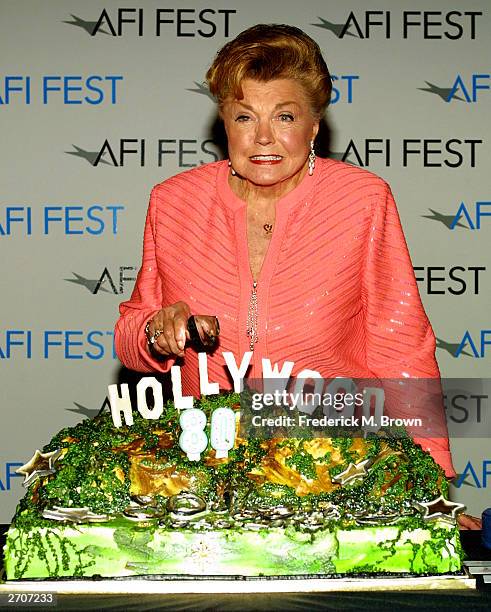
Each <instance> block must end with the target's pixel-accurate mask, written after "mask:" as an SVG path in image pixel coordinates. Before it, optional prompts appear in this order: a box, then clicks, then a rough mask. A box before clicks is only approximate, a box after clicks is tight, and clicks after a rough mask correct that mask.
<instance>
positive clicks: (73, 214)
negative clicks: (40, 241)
mask: <svg viewBox="0 0 491 612" xmlns="http://www.w3.org/2000/svg"><path fill="white" fill-rule="evenodd" d="M124 210H125V207H124V206H123V205H122V204H107V205H100V204H94V205H89V206H87V205H76V204H74V205H70V204H68V205H63V206H61V205H59V204H53V205H52V204H45V205H44V206H32V205H31V204H25V205H24V204H23V205H15V206H5V207H4V208H3V209H2V211H0V237H2V236H14V237H15V238H16V239H17V238H20V237H21V236H32V235H40V236H84V237H88V236H101V235H104V234H111V235H114V236H115V235H117V234H118V231H119V229H120V226H121V216H122V213H123V211H124Z"/></svg>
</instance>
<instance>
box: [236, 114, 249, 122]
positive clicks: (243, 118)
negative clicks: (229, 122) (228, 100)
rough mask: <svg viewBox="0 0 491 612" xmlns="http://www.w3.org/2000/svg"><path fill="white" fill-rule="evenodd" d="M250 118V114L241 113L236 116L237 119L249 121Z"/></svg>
mask: <svg viewBox="0 0 491 612" xmlns="http://www.w3.org/2000/svg"><path fill="white" fill-rule="evenodd" d="M248 120H249V116H248V115H239V116H238V117H236V118H235V121H240V122H243V121H248Z"/></svg>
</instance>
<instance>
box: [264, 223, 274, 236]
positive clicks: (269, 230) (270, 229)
mask: <svg viewBox="0 0 491 612" xmlns="http://www.w3.org/2000/svg"><path fill="white" fill-rule="evenodd" d="M263 229H264V233H265V234H266V236H270V235H271V234H272V233H273V224H272V223H265V224H264V225H263Z"/></svg>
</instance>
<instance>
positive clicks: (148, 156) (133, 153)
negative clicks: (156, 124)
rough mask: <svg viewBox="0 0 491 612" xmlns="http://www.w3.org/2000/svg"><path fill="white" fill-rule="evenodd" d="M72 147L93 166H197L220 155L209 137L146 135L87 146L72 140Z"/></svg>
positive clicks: (106, 140)
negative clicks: (89, 147)
mask: <svg viewBox="0 0 491 612" xmlns="http://www.w3.org/2000/svg"><path fill="white" fill-rule="evenodd" d="M72 147H73V149H74V150H73V151H66V153H67V154H68V155H73V156H74V157H78V158H80V159H82V160H84V161H86V162H88V163H89V164H90V165H91V166H93V167H98V166H101V165H108V166H113V167H116V168H123V167H127V166H132V167H140V168H143V167H146V166H149V165H152V166H156V167H159V168H161V167H162V166H164V165H165V164H166V163H171V162H172V163H173V164H174V165H177V167H178V168H195V167H196V166H199V165H201V164H206V163H208V162H214V161H218V160H219V159H221V156H220V154H219V150H218V145H217V143H216V142H215V141H214V140H212V139H210V138H201V139H197V138H159V139H157V140H156V141H150V140H149V139H146V138H119V139H111V140H109V139H105V140H104V142H102V143H100V144H99V145H97V148H95V149H94V148H91V149H85V148H82V147H80V146H78V145H74V144H72Z"/></svg>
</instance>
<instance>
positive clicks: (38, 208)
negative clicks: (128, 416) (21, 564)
mask: <svg viewBox="0 0 491 612" xmlns="http://www.w3.org/2000/svg"><path fill="white" fill-rule="evenodd" d="M259 22H265V23H273V22H276V23H278V22H284V23H290V24H293V25H296V26H298V27H300V28H302V29H303V30H305V31H306V32H307V33H308V34H310V35H311V36H313V37H314V38H315V39H316V40H317V41H318V42H319V44H320V46H321V48H322V49H323V52H324V55H325V58H326V61H327V63H328V66H329V67H330V70H331V72H332V74H333V77H335V79H334V87H335V90H334V95H333V102H334V103H333V104H332V106H331V107H330V109H329V110H328V113H327V115H326V121H327V125H328V128H329V129H328V131H327V132H328V135H329V141H330V142H329V144H330V147H329V148H330V152H331V155H333V156H335V157H337V158H341V159H342V158H344V159H345V160H346V161H349V162H351V163H357V164H358V165H364V166H366V167H367V168H368V169H369V170H371V171H373V172H375V173H377V174H379V175H381V176H382V177H383V178H385V179H386V180H387V181H388V182H389V183H390V184H391V186H392V189H393V192H394V195H395V197H396V201H397V203H398V207H399V211H400V215H401V219H402V222H403V226H404V229H405V233H406V237H407V241H408V244H409V247H410V251H411V255H412V259H413V264H414V266H415V267H416V268H417V276H418V278H420V279H421V280H420V281H419V286H420V291H421V295H422V299H423V302H424V305H425V308H426V310H427V312H428V315H429V317H430V320H431V322H432V324H433V327H434V329H435V332H436V335H437V337H438V339H439V347H440V348H438V350H437V358H438V362H439V365H440V368H441V371H442V376H444V377H459V378H479V377H486V376H488V372H489V364H490V352H491V350H490V346H488V344H487V343H489V342H491V330H490V328H491V321H490V314H489V313H490V308H489V306H490V296H491V278H490V275H491V265H490V261H489V257H490V255H489V247H488V243H489V233H490V231H491V219H490V218H489V217H488V215H489V214H490V213H491V202H490V200H491V198H490V194H489V180H488V174H489V168H490V167H491V165H490V161H491V160H490V152H489V141H490V123H489V104H490V100H491V91H490V85H491V77H490V75H489V72H490V67H489V57H490V51H491V41H490V39H489V31H490V26H491V23H490V15H489V3H488V2H486V1H485V0H469V1H467V2H465V3H458V2H450V1H444V0H425V1H424V2H423V1H419V0H411V1H409V0H406V1H404V0H399V1H394V0H392V1H391V0H378V2H369V1H363V0H350V1H348V2H346V3H345V2H334V1H332V2H329V1H326V0H306V1H304V2H301V3H285V2H279V1H269V2H267V1H266V2H264V0H261V1H258V0H250V1H249V2H248V3H247V5H246V4H245V3H240V2H238V1H235V2H234V1H229V2H226V1H225V0H224V1H222V2H204V1H199V2H198V1H195V0H186V2H185V3H183V4H181V3H169V2H167V1H164V0H162V1H157V0H148V1H145V0H140V1H138V2H134V3H132V4H131V6H130V7H128V6H127V4H123V3H119V2H118V1H117V0H105V1H104V2H97V1H94V0H86V1H85V2H83V3H81V2H77V1H76V0H46V1H45V2H43V3H42V4H41V5H40V4H39V3H38V2H36V1H34V0H24V1H23V2H15V1H13V0H0V45H1V53H0V67H1V68H0V120H1V139H2V147H1V152H0V156H1V164H0V167H1V169H2V191H1V209H0V245H1V253H2V256H1V260H0V266H1V276H0V278H1V286H2V329H1V330H0V368H1V372H2V377H1V383H2V387H1V388H2V420H1V428H0V522H9V521H10V518H11V516H12V514H13V511H14V508H15V505H16V503H17V501H18V499H19V498H20V497H21V496H22V495H23V494H24V490H23V489H22V485H21V482H22V480H21V478H19V477H17V476H15V475H14V470H15V468H16V467H18V465H20V464H22V463H24V462H25V461H26V460H27V459H28V458H29V457H30V456H31V454H32V452H33V451H34V450H35V449H36V448H38V447H41V446H42V445H43V444H45V443H46V442H48V441H49V439H50V438H51V437H52V436H53V435H54V434H55V433H56V432H57V431H58V430H59V429H60V428H62V427H63V426H68V425H73V424H75V423H76V422H77V421H79V420H80V419H81V418H83V417H84V416H87V415H90V416H92V415H95V414H96V413H97V411H98V410H99V409H100V408H101V406H102V405H103V403H104V401H105V398H106V392H107V385H108V384H111V383H114V382H117V381H118V379H122V378H125V377H127V376H128V374H127V373H124V372H121V368H120V367H119V365H118V361H117V359H116V358H115V356H114V354H113V347H112V330H113V326H114V323H115V320H116V318H117V307H118V304H119V302H121V301H123V300H124V299H127V298H128V297H129V295H130V293H131V290H132V287H133V284H134V277H135V276H136V272H137V269H138V267H139V262H140V257H141V241H142V230H143V223H144V218H145V212H146V206H147V202H148V195H149V192H150V189H151V187H152V186H153V185H154V184H155V183H158V182H160V181H161V180H163V179H164V178H166V177H168V176H171V175H173V174H175V173H177V172H180V171H182V170H184V169H186V168H188V167H191V166H194V165H197V164H200V163H206V162H209V161H214V159H217V158H219V157H220V156H221V155H222V152H221V150H220V147H219V146H218V145H217V144H215V143H214V142H213V141H214V140H216V139H217V130H216V125H215V122H216V110H215V106H214V103H213V101H212V100H211V99H210V97H209V96H208V95H207V91H206V88H203V85H202V82H203V79H204V74H205V72H206V69H207V68H208V66H209V64H210V63H211V61H212V58H213V56H214V54H215V53H216V51H217V50H218V49H219V48H220V47H221V46H222V45H223V44H224V42H226V41H227V40H229V39H230V38H231V37H234V36H235V35H237V34H238V33H239V32H240V31H242V30H243V29H245V28H246V27H248V26H250V25H253V24H255V23H259ZM479 202H480V203H481V204H477V203H479ZM462 203H464V207H462V206H461V204H462ZM459 208H460V212H459ZM457 222H458V224H457V225H456V226H455V227H454V228H453V229H451V227H452V225H453V224H456V223H457ZM459 279H461V280H459ZM464 395H466V397H464V398H463V399H461V400H459V401H460V403H461V404H463V405H464V406H465V408H466V410H468V414H469V415H472V414H474V413H475V412H476V410H477V404H476V402H477V400H476V399H475V398H471V397H470V395H471V393H470V392H469V393H467V394H464ZM480 401H481V404H482V405H481V408H482V414H483V415H484V414H485V413H486V410H487V406H488V398H487V395H486V397H484V398H483V399H482V400H480ZM488 412H489V411H488ZM458 414H459V415H462V414H464V413H463V411H460V412H459V413H458ZM452 447H453V451H454V458H455V466H456V469H457V471H458V472H459V474H461V475H462V476H461V478H460V479H458V481H457V485H458V486H454V487H453V488H452V494H453V497H454V498H455V499H456V500H458V501H463V502H464V503H467V505H468V507H469V510H470V511H471V512H474V513H479V512H480V511H481V510H482V508H484V507H486V506H489V505H490V504H489V496H488V493H487V491H488V490H489V489H488V487H489V484H488V480H490V481H491V453H490V450H489V439H488V438H486V437H483V438H480V439H476V438H474V439H461V438H455V439H454V440H452ZM487 472H490V475H489V478H488V480H487Z"/></svg>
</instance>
